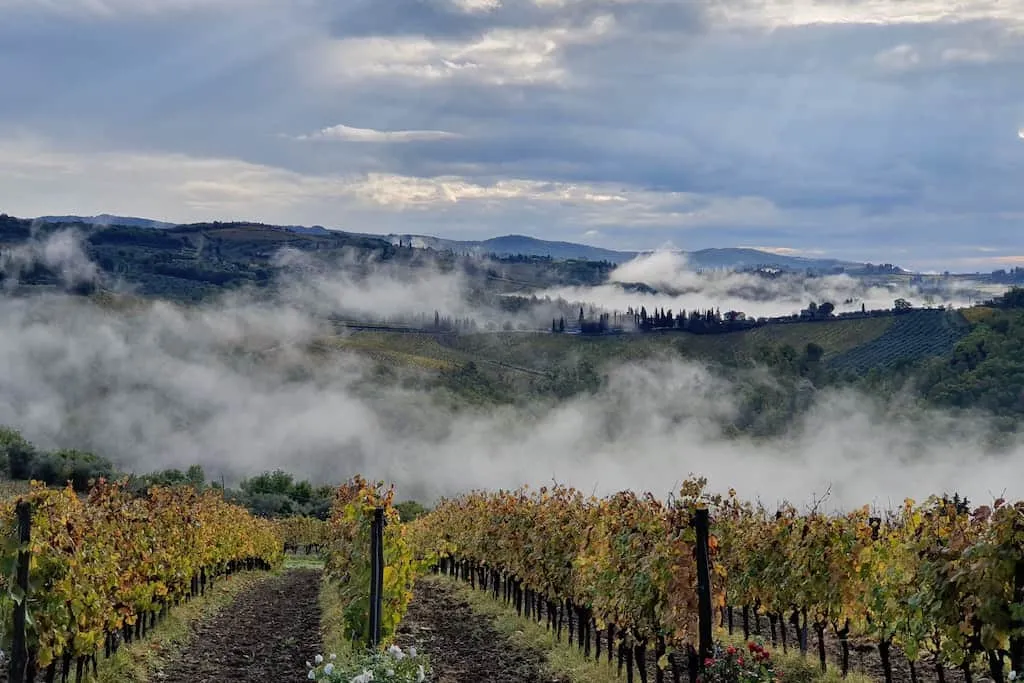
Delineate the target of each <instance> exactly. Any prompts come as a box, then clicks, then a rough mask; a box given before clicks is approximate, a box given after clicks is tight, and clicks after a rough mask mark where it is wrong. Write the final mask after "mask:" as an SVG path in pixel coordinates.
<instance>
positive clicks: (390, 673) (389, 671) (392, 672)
mask: <svg viewBox="0 0 1024 683" xmlns="http://www.w3.org/2000/svg"><path fill="white" fill-rule="evenodd" d="M384 675H386V676H388V677H390V676H394V675H395V670H394V669H385V670H384Z"/></svg>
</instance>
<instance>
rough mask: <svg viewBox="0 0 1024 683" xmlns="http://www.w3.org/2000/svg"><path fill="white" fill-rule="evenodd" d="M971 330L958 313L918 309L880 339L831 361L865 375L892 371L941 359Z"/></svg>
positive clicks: (836, 367)
mask: <svg viewBox="0 0 1024 683" xmlns="http://www.w3.org/2000/svg"><path fill="white" fill-rule="evenodd" d="M968 331H969V329H968V324H967V322H966V320H964V319H963V317H962V316H960V314H959V313H956V312H954V311H942V310H914V311H910V312H907V313H904V314H901V315H897V316H894V320H893V322H892V324H891V325H890V326H889V327H888V329H886V331H885V332H884V333H883V334H881V335H880V336H879V337H877V338H876V339H874V340H872V341H869V342H867V343H866V344H862V345H860V346H857V347H855V348H853V349H850V350H849V351H846V352H845V353H842V354H840V355H838V356H836V357H835V358H833V359H832V360H831V361H830V362H829V368H830V369H832V370H838V371H840V372H853V373H857V374H864V373H867V372H868V371H870V370H872V369H875V368H878V369H885V368H890V367H892V366H893V365H895V364H896V363H898V362H900V361H902V360H909V359H918V358H925V357H929V356H940V355H942V354H946V353H949V352H950V351H951V350H952V349H953V346H954V345H955V344H956V342H957V341H959V340H960V339H961V338H962V337H963V336H964V335H966V334H967V332H968Z"/></svg>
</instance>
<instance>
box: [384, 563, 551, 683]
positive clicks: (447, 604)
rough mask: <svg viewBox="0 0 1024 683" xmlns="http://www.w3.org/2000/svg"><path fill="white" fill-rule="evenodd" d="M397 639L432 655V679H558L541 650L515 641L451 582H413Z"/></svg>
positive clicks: (492, 682) (528, 682) (440, 682)
mask: <svg viewBox="0 0 1024 683" xmlns="http://www.w3.org/2000/svg"><path fill="white" fill-rule="evenodd" d="M396 640H397V642H398V645H399V646H401V647H403V648H405V647H408V646H410V645H415V646H416V647H417V649H419V650H420V651H421V652H422V653H424V654H426V655H427V656H428V657H429V658H430V665H431V668H432V669H433V680H434V681H435V682H436V683H484V682H485V681H486V682H487V683H538V682H540V681H543V682H546V683H557V681H558V680H559V679H557V678H553V677H552V676H550V675H548V674H547V673H546V672H545V668H544V662H545V658H544V655H543V654H541V653H540V652H537V651H534V650H528V649H525V648H523V647H521V646H518V645H515V644H513V643H512V642H511V641H510V640H509V637H508V636H507V635H505V634H504V633H501V632H500V631H498V630H497V629H496V628H495V627H494V622H493V619H492V618H491V617H489V616H486V615H483V614H478V613H476V612H474V611H473V610H472V608H471V607H470V605H469V603H468V602H466V601H465V600H464V599H463V598H461V597H459V595H458V593H457V592H456V591H455V590H454V589H452V588H451V587H450V586H446V585H444V584H443V583H441V582H439V581H431V580H426V581H420V582H418V583H417V584H416V587H415V590H414V595H413V600H412V603H410V605H409V611H408V612H407V613H406V615H405V618H404V619H403V620H402V625H401V626H400V627H399V633H398V637H397V639H396Z"/></svg>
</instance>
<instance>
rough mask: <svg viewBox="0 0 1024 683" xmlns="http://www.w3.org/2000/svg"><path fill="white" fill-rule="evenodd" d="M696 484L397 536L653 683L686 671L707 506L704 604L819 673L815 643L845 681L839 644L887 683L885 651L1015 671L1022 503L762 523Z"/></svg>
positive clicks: (431, 524) (499, 508)
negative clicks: (878, 668)
mask: <svg viewBox="0 0 1024 683" xmlns="http://www.w3.org/2000/svg"><path fill="white" fill-rule="evenodd" d="M705 486H706V481H705V480H703V479H695V480H689V481H687V482H685V483H684V484H683V486H682V488H681V490H680V492H679V495H678V496H676V497H674V498H672V499H671V500H670V501H668V502H667V503H666V502H662V501H659V500H658V499H656V498H655V497H653V496H651V495H649V494H648V495H643V496H640V495H637V494H634V493H632V492H621V493H618V494H615V495H613V496H610V497H607V498H596V497H593V496H586V495H584V494H582V493H581V492H579V491H576V490H574V489H571V488H567V487H563V486H555V487H546V488H541V489H539V490H537V491H531V490H529V489H526V488H524V489H520V490H517V491H511V492H509V491H502V492H493V493H492V492H474V493H470V494H467V495H464V496H461V497H458V498H453V499H446V500H442V501H441V503H440V504H439V505H438V506H437V508H436V509H435V510H434V511H433V512H431V513H430V514H429V515H427V516H425V517H423V518H421V519H420V520H417V521H416V522H414V523H413V524H411V525H410V531H409V534H410V540H411V542H412V544H413V547H414V548H415V551H416V554H417V556H419V557H421V558H424V559H429V560H431V561H433V562H435V563H437V564H439V565H441V566H448V565H445V564H443V562H449V561H450V560H449V559H448V558H453V559H454V561H457V562H461V563H465V567H467V568H468V569H467V570H465V571H472V572H475V575H474V576H475V578H474V579H473V580H474V581H483V582H485V583H488V585H492V586H496V585H497V583H496V582H495V580H496V579H497V578H499V577H500V578H501V579H502V580H504V581H505V584H504V585H511V586H512V587H513V588H512V590H513V593H514V594H516V592H518V591H522V592H523V594H524V595H525V596H526V598H525V600H526V604H527V605H530V604H539V605H540V606H541V608H543V609H545V610H546V612H547V614H548V615H549V619H551V618H555V616H554V615H557V614H558V613H559V612H560V611H561V610H562V609H563V607H561V606H563V605H564V606H565V607H564V609H568V610H570V611H571V612H573V613H574V614H576V615H577V617H578V619H579V623H581V624H583V625H584V635H585V636H586V635H587V633H586V628H587V626H586V624H592V625H593V626H592V628H595V629H598V630H602V631H607V630H608V629H611V632H612V633H614V634H615V638H616V642H617V645H618V647H620V648H623V652H624V653H628V652H629V651H630V650H632V651H633V652H634V653H637V652H641V651H643V650H644V648H649V647H651V646H653V647H654V648H656V649H657V654H658V657H657V659H658V660H659V662H660V664H661V666H659V667H658V670H657V672H656V674H655V676H656V679H657V680H661V676H662V674H661V668H662V667H664V666H666V665H667V664H668V662H669V661H670V660H671V659H672V658H671V657H670V656H668V655H672V654H673V653H682V654H684V655H688V656H689V657H692V654H693V652H694V650H695V645H696V643H697V614H698V603H697V596H698V581H697V572H696V566H697V565H696V562H695V561H694V558H695V554H696V551H697V543H696V537H695V532H694V530H693V528H692V526H691V525H690V523H689V522H690V520H691V518H692V516H693V514H694V512H695V511H696V510H697V509H700V508H707V509H708V510H709V511H710V514H711V518H712V532H713V535H712V537H711V539H710V541H709V550H710V561H711V569H712V572H711V573H712V577H713V579H712V588H713V595H714V598H713V601H714V604H715V606H716V607H718V608H719V609H723V608H724V607H725V605H726V604H729V605H734V606H737V607H740V608H741V609H742V610H743V612H744V613H745V614H747V615H763V616H765V617H767V618H768V620H769V622H770V623H771V624H772V625H773V628H772V631H773V633H774V631H775V629H774V625H775V624H785V623H790V624H793V625H794V626H795V627H796V630H797V632H798V633H799V634H800V638H799V641H800V642H799V644H800V649H801V650H802V651H804V652H806V651H807V634H808V633H814V634H815V635H816V636H817V639H818V643H819V647H818V654H819V657H820V661H821V666H822V667H823V668H824V667H825V666H826V657H825V647H824V641H825V637H826V634H827V633H828V634H830V635H831V636H832V637H834V638H836V639H837V640H838V642H839V643H840V645H841V651H842V658H841V666H842V667H843V671H844V672H845V670H846V668H847V666H848V660H849V647H850V642H851V641H852V640H854V639H856V640H858V641H865V640H866V641H870V642H872V643H874V644H876V645H877V648H878V651H879V653H880V656H881V659H882V666H883V669H884V672H885V677H886V679H887V680H891V679H892V666H891V652H892V650H893V649H894V648H898V649H899V650H900V651H902V653H903V654H904V655H905V656H906V657H907V659H908V661H909V663H910V671H911V677H912V678H913V679H914V680H915V681H916V680H918V679H919V677H920V675H921V665H922V663H923V662H924V661H925V659H926V655H928V656H930V657H931V658H932V659H933V660H934V662H935V676H936V677H937V678H938V680H939V681H944V679H945V670H946V669H948V668H959V669H960V670H961V671H962V673H963V675H964V677H965V679H966V681H967V682H968V683H970V682H971V681H972V680H973V677H974V675H975V674H976V672H977V671H978V670H979V668H981V667H984V668H987V669H988V673H989V674H990V675H991V677H992V678H993V679H994V680H996V681H1005V680H1008V674H1009V672H1010V671H1011V670H1012V671H1020V670H1021V666H1022V664H1024V503H1017V504H1012V505H1011V504H1008V503H1006V501H1003V500H998V501H995V503H994V504H993V505H990V506H981V507H977V508H975V509H973V510H972V509H969V507H968V505H967V504H966V502H965V501H961V500H960V499H958V498H954V499H947V498H944V497H932V498H929V499H928V500H926V501H924V502H923V503H920V504H919V503H916V502H914V501H911V500H907V501H905V503H904V505H903V506H901V507H900V508H899V509H896V510H892V511H890V512H887V513H885V514H882V515H873V514H871V512H870V511H869V509H868V508H867V507H864V508H860V509H857V510H853V511H851V512H848V513H843V514H826V513H824V512H821V511H820V510H818V509H812V510H809V511H805V512H801V511H798V510H797V509H796V508H795V507H793V506H790V505H785V506H783V507H781V508H779V509H772V510H769V509H766V508H765V507H763V506H760V505H755V504H752V503H749V502H745V501H742V500H740V499H739V498H738V497H737V496H736V494H735V492H730V493H729V494H728V495H725V496H718V495H711V494H709V493H707V492H706V489H705ZM460 566H462V565H460ZM515 600H516V601H517V603H518V602H521V601H522V600H523V598H515ZM663 653H664V654H665V655H666V656H665V657H663V656H662V654H663ZM685 658H686V657H684V659H685ZM640 675H641V679H642V680H646V673H645V672H644V671H643V670H641V671H640ZM691 675H692V674H691Z"/></svg>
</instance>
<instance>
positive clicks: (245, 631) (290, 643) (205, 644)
mask: <svg viewBox="0 0 1024 683" xmlns="http://www.w3.org/2000/svg"><path fill="white" fill-rule="evenodd" d="M319 590H320V572H319V571H315V570H307V569H299V570H293V571H290V572H288V573H286V574H284V575H282V576H280V577H276V578H272V579H268V580H266V581H261V582H260V583H259V584H257V585H256V586H255V587H253V588H252V590H248V591H246V592H244V593H242V594H241V595H239V596H238V597H237V598H236V599H235V601H234V602H233V603H231V605H229V606H228V607H225V608H224V609H222V610H220V611H219V612H217V614H216V615H214V616H213V617H212V618H210V619H207V620H204V621H201V622H200V623H197V624H196V625H195V627H194V632H193V634H192V637H191V639H190V640H189V642H188V643H187V644H186V645H185V647H184V648H183V649H182V651H181V653H180V655H178V657H177V658H176V659H175V660H174V661H172V662H171V663H170V664H169V665H168V666H167V668H166V669H164V671H163V672H162V673H159V674H156V675H154V677H153V678H154V680H159V681H165V682H166V683H214V682H215V681H216V682H217V683H220V682H222V681H245V682H246V683H252V682H253V681H268V682H269V681H274V683H277V682H278V681H280V682H281V683H288V682H290V681H295V682H296V683H297V682H298V681H304V680H306V667H305V663H306V661H308V660H310V659H312V658H313V656H314V655H316V654H317V653H318V652H320V645H321V644H320V605H319V603H318V602H317V595H318V593H319Z"/></svg>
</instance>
